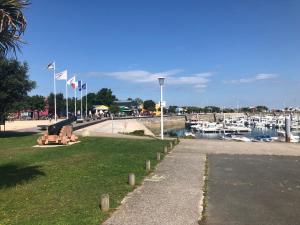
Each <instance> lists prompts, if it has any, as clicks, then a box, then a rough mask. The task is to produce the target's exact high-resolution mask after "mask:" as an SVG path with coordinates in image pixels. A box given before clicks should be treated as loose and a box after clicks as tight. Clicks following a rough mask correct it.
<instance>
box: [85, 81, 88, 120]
mask: <svg viewBox="0 0 300 225" xmlns="http://www.w3.org/2000/svg"><path fill="white" fill-rule="evenodd" d="M87 115H88V108H87V83H85V117H86V118H87Z"/></svg>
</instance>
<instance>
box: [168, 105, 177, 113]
mask: <svg viewBox="0 0 300 225" xmlns="http://www.w3.org/2000/svg"><path fill="white" fill-rule="evenodd" d="M177 107H178V106H175V105H170V106H169V113H176V108H177Z"/></svg>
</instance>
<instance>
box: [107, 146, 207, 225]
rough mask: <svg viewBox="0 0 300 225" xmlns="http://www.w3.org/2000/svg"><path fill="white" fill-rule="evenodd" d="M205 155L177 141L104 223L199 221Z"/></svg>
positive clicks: (187, 224) (191, 224) (185, 224)
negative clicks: (176, 144) (149, 175)
mask: <svg viewBox="0 0 300 225" xmlns="http://www.w3.org/2000/svg"><path fill="white" fill-rule="evenodd" d="M204 164H205V155H203V154H200V153H199V151H197V150H188V149H184V148H183V144H179V145H178V146H176V148H175V149H174V150H173V151H172V152H171V153H170V154H169V155H168V156H167V157H166V158H165V159H164V160H163V162H162V163H160V164H159V165H158V167H157V170H156V171H155V173H154V174H153V175H152V176H151V177H150V178H148V179H146V180H145V182H144V184H143V185H142V186H141V187H139V188H137V189H136V190H135V191H134V192H133V193H131V194H130V195H129V196H128V197H126V198H125V200H124V203H123V204H122V205H121V206H120V207H119V209H117V210H116V211H115V212H114V213H113V214H112V216H111V218H109V219H108V220H107V221H106V222H104V223H103V224H104V225H198V220H199V216H200V214H201V206H200V203H201V202H202V187H203V173H204Z"/></svg>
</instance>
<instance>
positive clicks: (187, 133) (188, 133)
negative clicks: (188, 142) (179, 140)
mask: <svg viewBox="0 0 300 225" xmlns="http://www.w3.org/2000/svg"><path fill="white" fill-rule="evenodd" d="M184 135H185V136H186V137H195V136H196V135H195V134H194V133H192V132H185V133H184Z"/></svg>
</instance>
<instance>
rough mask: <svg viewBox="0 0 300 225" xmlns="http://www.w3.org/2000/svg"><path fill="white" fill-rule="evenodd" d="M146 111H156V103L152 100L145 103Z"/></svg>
mask: <svg viewBox="0 0 300 225" xmlns="http://www.w3.org/2000/svg"><path fill="white" fill-rule="evenodd" d="M144 109H146V110H148V111H155V102H154V101H152V100H146V101H144Z"/></svg>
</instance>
